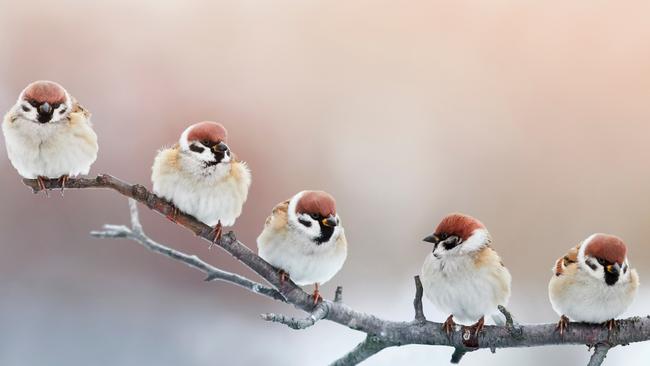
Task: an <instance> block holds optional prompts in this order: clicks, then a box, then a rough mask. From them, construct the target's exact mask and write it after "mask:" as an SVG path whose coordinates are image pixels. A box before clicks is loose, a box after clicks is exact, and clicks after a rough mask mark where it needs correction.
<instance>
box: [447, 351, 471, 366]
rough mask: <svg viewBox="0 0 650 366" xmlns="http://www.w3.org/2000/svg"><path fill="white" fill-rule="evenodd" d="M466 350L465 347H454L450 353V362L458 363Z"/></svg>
mask: <svg viewBox="0 0 650 366" xmlns="http://www.w3.org/2000/svg"><path fill="white" fill-rule="evenodd" d="M467 352H468V350H467V348H463V347H456V348H454V353H452V354H451V361H449V362H451V363H453V364H458V363H460V360H462V359H463V356H465V354H466V353H467Z"/></svg>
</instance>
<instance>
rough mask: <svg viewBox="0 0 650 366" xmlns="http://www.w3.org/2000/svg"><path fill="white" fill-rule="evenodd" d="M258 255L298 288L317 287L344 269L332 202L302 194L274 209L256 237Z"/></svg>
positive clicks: (344, 244) (342, 238)
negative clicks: (312, 285) (299, 286)
mask: <svg viewBox="0 0 650 366" xmlns="http://www.w3.org/2000/svg"><path fill="white" fill-rule="evenodd" d="M257 247H258V254H259V256H260V257H262V259H264V260H266V261H267V262H269V263H270V264H271V265H272V266H274V267H276V268H277V269H278V270H279V271H280V279H281V280H280V281H281V282H283V279H284V276H285V275H288V276H289V277H290V278H291V279H292V280H293V281H294V282H295V283H296V284H298V285H301V286H302V285H308V284H312V283H313V284H314V293H313V298H314V303H316V302H318V301H319V299H320V298H321V297H320V294H319V291H318V286H319V285H321V284H323V283H325V282H327V281H329V280H330V279H331V278H332V277H334V275H335V274H336V273H337V272H338V271H339V270H340V269H341V267H343V263H344V262H345V258H346V257H347V241H346V239H345V234H344V231H343V227H342V226H341V222H340V219H339V217H338V214H337V213H336V203H335V201H334V198H333V197H332V196H331V195H329V194H328V193H326V192H323V191H302V192H299V193H298V194H296V195H294V196H293V197H292V198H291V199H289V200H288V201H284V202H282V203H280V204H278V205H276V206H275V207H274V208H273V212H272V213H271V216H269V217H268V218H267V219H266V222H265V224H264V229H263V230H262V233H261V234H260V235H259V236H258V237H257Z"/></svg>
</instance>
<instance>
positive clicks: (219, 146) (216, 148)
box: [212, 141, 228, 152]
mask: <svg viewBox="0 0 650 366" xmlns="http://www.w3.org/2000/svg"><path fill="white" fill-rule="evenodd" d="M212 149H213V150H214V151H218V152H225V151H228V145H226V144H224V143H223V141H220V142H219V143H218V144H216V145H214V146H213V147H212Z"/></svg>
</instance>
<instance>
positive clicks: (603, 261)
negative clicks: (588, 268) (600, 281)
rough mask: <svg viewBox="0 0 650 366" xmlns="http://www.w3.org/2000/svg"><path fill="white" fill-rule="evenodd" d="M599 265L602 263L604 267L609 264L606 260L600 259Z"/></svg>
mask: <svg viewBox="0 0 650 366" xmlns="http://www.w3.org/2000/svg"><path fill="white" fill-rule="evenodd" d="M598 263H600V265H601V266H604V265H606V264H607V263H606V262H605V260H604V259H600V258H598Z"/></svg>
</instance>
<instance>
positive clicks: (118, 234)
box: [23, 174, 650, 365]
mask: <svg viewBox="0 0 650 366" xmlns="http://www.w3.org/2000/svg"><path fill="white" fill-rule="evenodd" d="M23 182H24V183H25V184H26V185H27V186H29V187H31V188H32V190H33V191H34V192H35V193H36V192H39V191H40V188H39V187H38V183H37V181H36V180H29V179H25V180H23ZM45 188H46V189H59V188H61V182H60V181H58V180H54V179H52V180H46V181H45ZM65 188H66V189H74V188H79V189H86V188H108V189H112V190H115V191H117V192H119V193H120V194H122V195H124V196H126V197H129V198H132V199H134V200H136V201H138V202H140V203H142V204H144V205H146V206H147V207H148V208H149V209H151V210H152V211H155V212H158V213H159V214H161V215H163V216H167V217H171V216H172V215H173V214H174V213H175V211H176V210H175V208H174V206H173V205H172V204H170V203H169V202H167V201H165V200H163V199H161V198H159V197H157V196H156V195H154V194H153V193H151V192H149V191H148V190H147V189H146V188H145V187H144V186H142V185H137V184H136V185H130V184H127V183H125V182H123V181H121V180H119V179H117V178H114V177H112V176H110V175H107V174H103V175H99V176H97V177H96V178H89V177H80V178H70V179H68V181H67V182H66V187H65ZM131 211H132V216H131V217H132V225H133V223H134V222H135V224H134V225H133V227H132V228H131V229H129V228H127V227H125V226H115V225H106V226H105V227H104V230H103V231H101V232H94V233H93V235H95V236H97V237H105V238H128V239H131V240H135V241H136V242H138V243H140V244H142V245H143V246H145V247H146V248H148V249H150V250H152V251H154V252H156V253H160V254H163V255H165V256H167V257H170V258H172V259H176V260H178V261H181V262H183V263H185V264H186V265H189V266H190V267H192V268H195V269H197V270H200V271H202V272H203V273H205V274H207V275H208V279H213V278H214V279H220V280H224V281H227V282H231V283H234V284H237V285H239V286H241V287H244V288H246V289H248V290H250V291H253V292H255V293H258V294H261V295H264V296H267V297H270V298H273V299H277V300H281V301H285V302H287V303H289V304H292V305H293V306H295V307H296V308H298V309H301V310H303V311H305V312H307V313H309V314H312V312H314V311H315V310H317V306H315V305H314V303H313V299H312V298H311V297H310V295H309V294H307V293H306V292H304V291H303V290H302V289H301V288H300V287H298V286H296V285H295V284H294V283H293V282H292V281H291V280H288V281H284V282H283V283H281V282H280V278H279V276H278V271H277V270H276V269H275V268H274V267H273V266H271V265H270V264H268V263H267V262H266V261H264V260H263V259H262V258H260V257H259V256H257V255H256V254H255V253H253V252H252V251H251V250H250V249H249V248H248V247H246V246H245V245H244V244H242V243H241V242H239V241H238V240H237V239H236V238H235V235H234V234H233V233H232V232H229V233H227V234H224V235H223V237H222V239H221V241H218V242H217V243H216V245H218V246H219V247H220V248H221V249H223V250H225V251H226V252H228V253H229V254H230V255H232V256H233V257H235V258H236V259H238V260H239V261H240V262H241V263H243V264H244V265H246V266H247V267H249V268H250V269H252V270H253V271H254V272H256V273H257V274H258V275H259V276H260V277H262V278H263V279H264V280H266V281H267V282H269V283H270V284H271V285H272V286H273V287H275V288H276V289H277V291H276V290H275V289H272V288H270V287H266V286H264V285H261V284H259V283H257V282H254V281H251V280H249V279H247V278H245V277H242V276H239V275H236V274H233V273H229V272H225V271H222V270H220V269H218V268H215V267H213V266H211V265H209V264H207V263H205V262H204V261H202V260H200V259H199V258H198V257H196V256H192V255H188V254H185V253H182V252H179V251H176V250H174V249H171V248H168V247H166V246H163V245H161V244H158V243H156V242H154V241H153V240H151V239H149V238H148V237H147V236H146V235H144V234H143V233H142V232H141V231H140V232H139V230H141V228H138V227H139V226H138V225H139V220H138V219H137V210H136V216H134V215H133V205H132V206H131ZM174 217H175V219H174V223H176V224H177V225H179V226H182V227H184V228H186V229H188V230H190V231H192V232H193V233H195V234H196V235H197V236H199V237H201V238H202V239H204V240H206V243H207V244H211V243H212V241H213V237H214V233H213V232H212V228H210V227H209V226H207V225H205V224H203V223H201V222H199V221H198V220H196V219H195V218H193V217H192V216H190V215H186V214H183V213H178V214H177V215H175V216H174ZM418 297H419V298H420V300H418ZM335 299H337V300H338V301H329V300H323V301H322V302H321V303H320V305H318V306H323V307H324V308H326V309H327V312H326V316H324V319H327V320H329V321H333V322H335V323H338V324H341V325H344V326H346V327H348V328H350V329H354V330H358V331H361V332H364V333H366V334H367V337H366V340H365V341H363V342H361V343H360V344H359V345H358V346H357V347H356V348H355V349H354V350H352V351H351V352H350V353H348V354H347V355H345V356H344V357H343V358H341V359H340V360H337V361H336V362H335V363H334V364H336V365H348V364H355V363H358V362H360V361H362V360H364V359H366V358H368V357H370V356H372V355H373V354H375V353H377V352H379V351H381V350H382V349H384V348H387V347H393V346H399V345H406V344H424V345H438V346H449V347H453V348H454V349H461V350H465V351H468V350H475V349H481V348H486V349H490V350H493V351H494V350H495V349H497V348H512V347H536V346H544V345H559V344H565V345H567V344H576V345H577V344H581V345H587V344H590V345H593V344H597V345H598V344H606V345H607V349H609V347H614V346H616V345H625V344H629V343H633V342H643V341H648V340H650V317H632V318H629V319H624V320H620V321H619V328H618V330H617V331H616V332H612V333H611V334H610V332H609V331H608V329H607V328H606V327H604V326H602V325H600V324H584V323H570V324H569V328H568V329H567V331H566V332H565V333H564V335H563V336H560V335H559V333H558V332H557V331H556V329H555V323H549V324H535V325H517V324H516V323H515V322H514V320H512V316H510V321H508V317H509V315H508V314H509V313H508V312H507V310H505V308H504V309H503V310H502V312H503V311H504V310H505V311H506V312H505V313H504V315H505V316H506V320H507V323H506V326H486V327H485V328H484V330H483V331H482V332H481V333H480V335H479V337H478V338H476V339H474V340H476V341H477V343H476V345H475V346H472V347H471V348H470V347H468V346H467V344H466V343H465V340H464V339H463V334H465V333H467V331H468V329H469V328H468V327H461V329H460V330H456V331H454V332H452V334H451V335H450V336H447V334H446V333H445V332H444V331H443V329H442V324H441V323H437V322H431V321H427V320H423V321H404V322H396V321H390V320H384V319H380V318H378V317H376V316H374V315H371V314H367V313H363V312H359V311H356V310H353V309H352V308H350V307H349V306H347V305H346V304H344V303H343V302H342V301H340V300H341V296H335ZM418 303H421V294H418V290H417V282H416V299H414V306H415V309H416V318H417V317H419V315H418V311H419V310H418V306H419V305H418ZM422 316H424V314H423V313H422ZM604 347H605V346H602V345H601V346H600V347H597V349H596V352H595V353H597V354H598V355H594V356H593V358H592V360H593V362H598V360H600V362H602V359H604V357H605V355H606V350H605V348H604ZM457 352H458V353H460V352H461V351H457ZM594 364H596V363H594Z"/></svg>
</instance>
